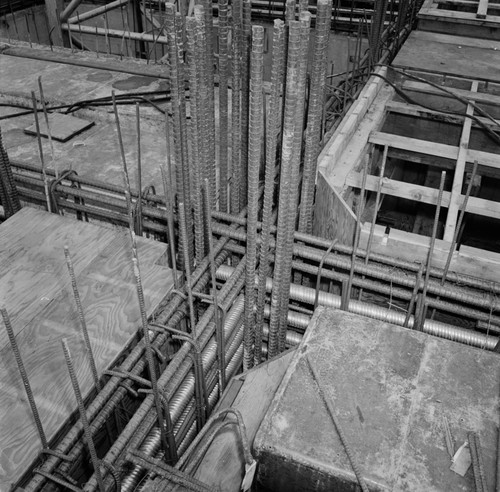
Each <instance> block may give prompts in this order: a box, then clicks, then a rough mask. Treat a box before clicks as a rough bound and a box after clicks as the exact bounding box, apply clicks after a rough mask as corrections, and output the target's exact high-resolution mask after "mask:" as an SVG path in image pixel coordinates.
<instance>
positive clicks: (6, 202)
mask: <svg viewBox="0 0 500 492" xmlns="http://www.w3.org/2000/svg"><path fill="white" fill-rule="evenodd" d="M0 204H1V205H3V208H4V214H5V217H6V218H9V217H10V216H11V215H13V214H15V213H16V212H18V211H19V210H21V202H20V201H19V195H18V193H17V187H16V183H15V181H14V176H13V174H12V167H11V165H10V161H9V156H8V155H7V151H6V150H5V147H4V144H3V138H2V130H1V129H0Z"/></svg>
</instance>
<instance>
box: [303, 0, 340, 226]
mask: <svg viewBox="0 0 500 492" xmlns="http://www.w3.org/2000/svg"><path fill="white" fill-rule="evenodd" d="M331 17H332V0H318V3H317V10H316V27H315V34H314V48H313V61H312V68H311V87H310V90H309V103H308V104H309V105H308V110H307V128H306V132H305V148H304V169H303V173H302V190H301V198H300V211H299V226H298V229H299V231H300V232H305V233H307V234H310V233H311V232H312V223H313V222H312V216H313V204H314V190H315V183H316V169H317V161H318V155H319V151H320V140H321V120H322V114H323V106H324V99H325V87H326V66H327V59H328V57H327V56H326V55H327V50H328V39H329V35H330V22H331Z"/></svg>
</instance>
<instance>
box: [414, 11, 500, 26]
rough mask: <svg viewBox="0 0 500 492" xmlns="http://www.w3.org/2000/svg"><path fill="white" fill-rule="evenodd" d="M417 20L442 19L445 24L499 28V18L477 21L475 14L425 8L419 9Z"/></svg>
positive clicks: (493, 17)
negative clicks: (454, 23) (453, 23)
mask: <svg viewBox="0 0 500 492" xmlns="http://www.w3.org/2000/svg"><path fill="white" fill-rule="evenodd" d="M418 18H419V19H426V18H431V19H442V20H446V21H447V22H457V23H465V24H475V25H479V26H485V27H500V16H498V15H488V16H486V18H483V19H479V18H477V17H476V14H475V13H470V12H457V11H454V10H446V9H437V8H425V9H421V10H420V12H419V13H418Z"/></svg>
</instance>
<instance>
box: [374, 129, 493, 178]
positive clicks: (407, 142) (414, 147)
mask: <svg viewBox="0 0 500 492" xmlns="http://www.w3.org/2000/svg"><path fill="white" fill-rule="evenodd" d="M369 142H371V143H373V144H376V145H387V146H388V147H389V148H391V147H392V148H396V149H402V150H407V151H410V152H417V153H419V154H425V155H429V156H436V157H439V158H445V159H453V160H454V161H456V160H457V158H458V147H455V146H454V145H447V144H441V143H436V142H430V141H428V140H419V139H417V138H411V137H402V136H401V135H394V134H392V133H384V132H372V133H371V135H370V138H369ZM465 160H466V162H474V161H478V163H479V164H482V165H483V166H489V167H491V168H494V169H497V170H500V155H498V154H491V153H490V152H483V151H481V150H473V149H468V150H467V154H466V159H465Z"/></svg>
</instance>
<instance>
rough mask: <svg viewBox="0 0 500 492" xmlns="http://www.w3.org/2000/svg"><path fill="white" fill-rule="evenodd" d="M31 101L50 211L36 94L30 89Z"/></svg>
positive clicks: (50, 210)
mask: <svg viewBox="0 0 500 492" xmlns="http://www.w3.org/2000/svg"><path fill="white" fill-rule="evenodd" d="M31 101H32V102H33V116H34V118H35V128H36V139H37V142H38V156H39V158H40V167H41V169H42V177H43V186H44V191H45V200H46V202H47V211H48V212H52V205H51V203H50V198H49V182H48V179H47V173H46V172H45V158H44V155H43V145H42V136H41V134H40V121H39V119H38V105H37V102H36V96H35V92H34V91H31Z"/></svg>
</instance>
